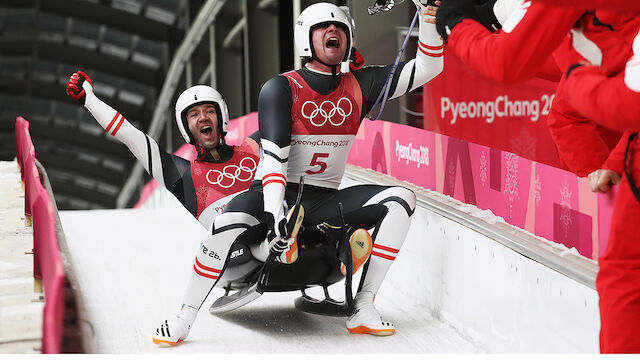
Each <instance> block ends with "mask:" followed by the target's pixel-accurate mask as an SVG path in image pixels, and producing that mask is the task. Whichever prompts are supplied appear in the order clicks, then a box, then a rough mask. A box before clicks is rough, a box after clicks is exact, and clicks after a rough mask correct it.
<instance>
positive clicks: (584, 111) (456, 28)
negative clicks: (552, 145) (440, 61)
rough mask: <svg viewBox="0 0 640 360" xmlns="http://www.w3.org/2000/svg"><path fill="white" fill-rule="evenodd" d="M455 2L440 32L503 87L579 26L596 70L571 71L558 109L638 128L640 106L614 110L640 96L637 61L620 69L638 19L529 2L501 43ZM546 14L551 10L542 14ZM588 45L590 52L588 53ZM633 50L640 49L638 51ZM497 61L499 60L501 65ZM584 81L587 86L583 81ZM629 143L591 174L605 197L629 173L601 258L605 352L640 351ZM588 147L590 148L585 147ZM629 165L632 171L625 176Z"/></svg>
mask: <svg viewBox="0 0 640 360" xmlns="http://www.w3.org/2000/svg"><path fill="white" fill-rule="evenodd" d="M449 1H450V2H449V7H450V8H449V9H448V8H447V6H444V5H445V4H446V3H445V4H443V6H441V8H440V9H439V11H438V17H439V18H438V19H437V24H436V25H437V27H438V30H439V32H440V34H441V35H442V36H443V37H444V38H445V40H448V46H449V47H450V48H451V49H452V50H453V51H454V52H456V54H458V55H460V56H461V57H462V58H463V60H464V61H465V62H467V64H469V65H470V66H471V67H472V68H474V69H476V70H478V71H479V72H480V73H482V74H484V75H485V76H488V77H490V78H493V79H496V80H500V81H503V82H518V81H522V80H526V79H528V78H530V77H532V76H533V74H534V73H535V68H536V64H535V63H536V61H538V62H540V59H546V58H547V56H548V55H549V54H550V52H551V51H554V49H556V48H557V46H558V45H559V44H560V43H562V41H563V40H562V39H563V38H565V37H566V34H567V32H568V30H569V29H570V28H573V27H574V24H575V23H576V21H577V20H580V22H579V23H578V24H577V25H578V26H577V27H576V28H575V29H573V31H572V35H571V36H572V38H571V39H572V40H576V41H572V43H571V48H573V50H578V51H579V52H580V54H581V55H584V56H585V57H586V59H585V60H588V61H589V62H592V63H594V64H597V66H584V68H577V69H576V68H575V65H572V66H568V69H567V70H569V71H568V74H569V77H568V80H565V81H563V82H562V83H561V84H560V85H561V86H560V87H559V91H558V92H557V94H556V95H557V96H556V99H555V100H556V101H554V103H556V102H557V100H561V101H562V103H561V105H562V106H561V108H566V109H568V110H569V109H571V111H572V112H573V115H575V116H576V117H577V118H579V117H580V116H582V117H583V118H586V119H594V120H596V121H599V123H600V124H607V125H611V124H612V123H615V122H616V120H615V119H616V118H623V119H624V120H625V124H626V125H629V127H626V126H621V125H620V123H619V122H618V124H617V125H614V126H612V127H614V128H616V129H618V130H636V129H637V121H636V122H633V120H632V119H633V118H634V115H635V116H636V118H637V116H638V115H640V112H637V103H636V104H634V105H635V107H634V106H633V105H631V106H629V107H624V106H616V107H613V106H611V105H610V101H611V102H614V103H615V102H619V101H630V100H629V99H631V98H633V95H634V93H633V92H635V90H640V86H638V87H634V85H632V84H635V82H634V79H635V81H638V80H639V79H638V76H637V75H636V73H635V69H636V68H635V62H634V61H636V60H635V59H633V56H632V55H631V59H632V60H630V61H629V62H627V63H626V65H625V64H624V63H621V62H620V59H622V58H625V57H627V58H628V57H629V55H628V52H630V50H631V49H632V44H633V45H635V39H634V36H636V35H637V34H638V27H637V25H636V21H637V18H636V17H635V14H623V13H614V12H610V11H609V12H607V11H597V12H595V13H593V12H591V13H586V14H583V13H581V10H575V9H571V8H554V7H552V6H550V5H547V4H544V3H540V2H536V1H534V2H527V3H525V6H524V8H526V9H525V10H526V11H525V12H523V13H522V15H521V16H520V18H519V19H518V16H517V15H516V17H515V18H516V20H518V21H517V26H515V27H514V28H513V31H512V32H511V33H508V31H507V33H504V34H501V35H498V36H496V35H493V34H491V33H489V32H488V31H487V30H485V29H484V28H483V27H482V26H481V25H480V24H478V23H476V22H475V21H473V20H471V18H473V13H472V12H470V11H469V10H465V9H468V7H467V8H465V6H461V7H456V6H455V5H456V3H457V4H460V3H461V4H463V5H464V4H466V3H468V1H467V0H449ZM544 9H546V10H547V11H541V10H544ZM576 16H578V17H577V18H576ZM542 24H544V25H543V26H542ZM563 31H564V34H563ZM514 34H515V35H514ZM630 34H632V35H630ZM564 41H566V40H564ZM585 44H586V45H588V46H586V47H582V46H581V45H585ZM589 45H596V46H595V47H594V46H589ZM633 48H634V50H636V46H633ZM538 50H540V51H539V52H538ZM495 54H498V58H496V57H495V56H496V55H495ZM489 55H491V56H489ZM563 55H564V56H563ZM556 57H557V60H558V61H557V63H559V65H560V66H561V68H563V69H566V68H567V62H569V64H570V62H571V61H573V58H572V55H570V54H569V55H567V53H565V54H563V53H562V49H560V50H559V52H558V53H556ZM585 60H582V61H585ZM528 66H531V67H532V68H528ZM627 69H630V70H631V71H630V73H629V74H625V75H624V76H622V75H620V72H625V73H626V70H627ZM572 70H573V71H572ZM574 76H575V78H573V77H574ZM580 78H582V79H583V80H582V81H580ZM625 78H626V79H628V80H627V82H628V84H627V83H624V85H625V86H622V84H623V81H622V79H625ZM629 85H631V86H629ZM614 88H615V89H614ZM596 89H597V90H599V91H597V90H596ZM605 89H606V90H607V91H605ZM619 94H624V95H626V96H619ZM569 136H574V137H575V134H570V133H567V134H564V135H560V138H561V139H565V140H567V141H569V143H570V140H569ZM624 139H626V136H625V137H624V138H623V140H622V141H620V142H619V143H618V146H616V148H615V149H614V151H612V152H611V154H610V155H609V158H608V159H607V161H606V162H604V166H603V169H600V171H598V170H596V171H595V172H592V173H591V174H589V177H590V183H591V184H592V188H593V189H594V190H596V191H598V190H599V191H604V190H608V187H609V186H610V183H615V182H616V181H617V179H616V176H615V174H620V173H621V172H627V173H628V174H627V176H626V177H625V178H624V179H623V180H622V185H621V187H620V193H619V194H618V199H617V200H616V205H615V209H614V218H613V224H612V229H611V235H610V239H609V243H608V246H607V249H606V250H605V253H604V255H603V256H602V257H601V258H600V259H599V261H600V271H599V273H598V278H597V282H596V285H597V289H598V293H599V295H600V314H601V322H602V326H601V334H600V346H601V351H602V352H604V353H609V352H640V337H639V336H637V335H636V332H635V326H636V324H638V323H639V322H640V286H639V285H638V284H640V281H639V280H640V271H638V269H640V239H638V237H639V236H638V235H637V232H635V231H634V230H633V228H632V227H631V226H629V224H632V223H633V221H634V220H635V221H637V219H638V218H640V205H639V201H640V199H636V198H635V196H634V191H633V187H634V186H635V184H634V180H633V179H637V178H640V160H639V159H638V157H637V156H634V154H635V153H637V152H636V151H637V150H636V149H637V148H638V144H637V142H638V140H637V138H634V137H633V136H631V137H630V138H629V139H630V140H629V142H628V145H627V142H626V141H624ZM589 145H590V144H589V143H587V144H585V146H586V147H588V146H589ZM586 147H585V148H586ZM576 150H577V151H583V150H584V149H582V150H581V149H576ZM623 150H626V151H623ZM624 166H626V169H627V171H624V170H621V169H624ZM636 181H637V180H636ZM638 197H639V198H640V196H638ZM637 244H639V245H637Z"/></svg>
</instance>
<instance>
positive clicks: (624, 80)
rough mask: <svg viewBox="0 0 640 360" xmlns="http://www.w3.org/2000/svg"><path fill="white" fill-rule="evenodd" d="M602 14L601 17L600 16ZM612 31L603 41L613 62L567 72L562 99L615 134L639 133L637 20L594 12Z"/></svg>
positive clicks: (639, 24) (639, 44)
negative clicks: (568, 75)
mask: <svg viewBox="0 0 640 360" xmlns="http://www.w3.org/2000/svg"><path fill="white" fill-rule="evenodd" d="M601 14H602V16H601ZM597 15H598V17H599V18H600V17H602V18H603V19H604V20H603V21H605V20H606V21H610V22H611V23H612V24H613V26H614V28H615V29H616V35H617V36H615V37H609V38H608V39H607V41H608V43H609V44H611V45H610V46H609V49H608V50H609V51H608V52H609V53H612V54H614V55H615V57H614V61H609V62H607V61H605V60H606V57H603V62H602V65H601V66H594V65H592V66H582V67H579V68H577V69H575V70H574V71H572V72H571V76H570V77H569V79H568V80H567V84H566V87H565V89H564V96H565V97H566V98H567V101H568V102H569V103H570V104H571V106H572V107H574V108H576V109H580V112H581V113H582V114H583V115H584V116H587V117H589V118H590V119H591V120H593V121H595V122H597V123H598V124H601V125H603V126H606V127H608V128H610V129H615V130H619V131H627V130H628V131H639V130H640V35H639V34H638V31H639V30H640V18H639V17H634V16H630V15H629V14H618V17H617V19H616V18H613V17H612V15H614V14H612V13H611V12H597Z"/></svg>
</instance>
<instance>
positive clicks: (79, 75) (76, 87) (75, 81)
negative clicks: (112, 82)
mask: <svg viewBox="0 0 640 360" xmlns="http://www.w3.org/2000/svg"><path fill="white" fill-rule="evenodd" d="M85 81H88V82H89V84H91V85H93V83H92V82H91V79H90V78H89V75H87V74H86V73H85V72H84V71H82V70H78V71H77V72H74V73H73V75H71V77H70V78H69V82H68V83H67V95H69V96H71V97H72V98H74V99H76V100H78V101H79V102H80V103H81V104H82V105H84V101H85V98H86V96H85V95H86V93H85V90H84V88H83V87H82V84H83V83H84V82H85Z"/></svg>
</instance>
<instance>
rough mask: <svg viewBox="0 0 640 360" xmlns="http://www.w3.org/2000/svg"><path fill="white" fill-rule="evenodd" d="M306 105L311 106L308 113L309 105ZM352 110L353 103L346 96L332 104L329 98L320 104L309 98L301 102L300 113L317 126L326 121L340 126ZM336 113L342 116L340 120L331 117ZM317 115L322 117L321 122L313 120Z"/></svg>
mask: <svg viewBox="0 0 640 360" xmlns="http://www.w3.org/2000/svg"><path fill="white" fill-rule="evenodd" d="M341 104H342V105H341ZM345 104H346V105H345ZM307 105H310V106H311V108H312V110H311V112H310V113H309V112H308V111H307V110H310V109H309V106H307ZM347 105H348V106H349V110H346V109H345V108H346V106H347ZM352 111H353V104H351V100H349V99H347V98H346V97H341V98H340V100H338V103H337V104H334V103H333V102H332V101H331V100H325V101H323V102H322V104H320V106H318V104H316V103H315V102H313V101H310V100H309V101H306V102H305V103H304V104H302V108H301V109H300V113H301V114H302V116H303V117H304V118H305V119H309V121H310V122H311V124H312V125H313V126H317V127H320V126H323V125H324V124H326V123H327V121H328V122H329V123H331V125H333V126H340V125H342V124H344V122H345V120H347V117H349V115H351V112H352ZM336 113H337V114H338V115H339V116H341V117H342V120H340V122H334V119H333V118H334V115H336ZM318 115H320V117H322V118H324V120H323V121H322V122H321V123H317V122H315V121H314V120H315V118H316V117H317V116H318Z"/></svg>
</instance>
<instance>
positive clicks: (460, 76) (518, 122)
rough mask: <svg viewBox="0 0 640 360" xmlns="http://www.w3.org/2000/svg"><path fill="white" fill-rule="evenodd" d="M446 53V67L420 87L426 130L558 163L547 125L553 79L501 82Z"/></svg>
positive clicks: (554, 164)
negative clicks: (520, 82) (479, 73)
mask: <svg viewBox="0 0 640 360" xmlns="http://www.w3.org/2000/svg"><path fill="white" fill-rule="evenodd" d="M445 53H446V54H445V56H444V61H445V66H444V71H443V72H442V74H440V75H439V76H438V77H436V78H435V79H433V80H432V81H431V82H429V83H428V84H426V85H425V86H424V88H423V89H424V91H423V111H424V120H423V121H424V122H423V127H424V128H425V129H426V130H430V131H433V132H436V133H440V134H443V135H447V136H451V137H455V138H457V139H461V140H465V141H468V142H473V143H476V144H481V145H485V146H489V147H491V148H494V149H499V150H504V151H509V152H511V153H514V154H517V155H519V156H521V157H524V158H527V159H530V160H534V161H536V162H540V163H544V164H547V165H552V166H556V167H560V166H561V165H560V161H559V159H558V155H557V152H556V147H555V144H554V143H553V140H552V138H551V134H550V133H549V130H548V128H547V115H548V114H549V108H550V106H551V102H552V100H553V94H554V93H555V91H556V87H557V84H556V83H553V82H550V81H546V80H540V79H533V80H530V81H527V82H525V83H523V84H519V85H514V86H505V85H502V84H499V83H497V82H494V81H491V80H488V79H486V78H484V77H482V76H480V75H478V74H477V73H475V72H474V71H472V70H470V69H469V68H468V67H467V66H466V65H465V64H464V63H462V61H460V59H458V58H457V57H456V56H455V54H453V53H451V52H448V51H447V49H446V47H445Z"/></svg>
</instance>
